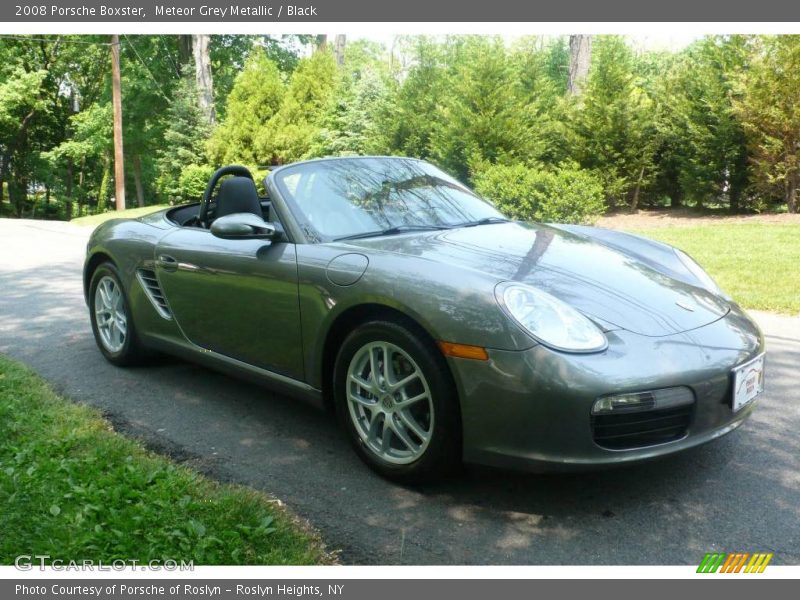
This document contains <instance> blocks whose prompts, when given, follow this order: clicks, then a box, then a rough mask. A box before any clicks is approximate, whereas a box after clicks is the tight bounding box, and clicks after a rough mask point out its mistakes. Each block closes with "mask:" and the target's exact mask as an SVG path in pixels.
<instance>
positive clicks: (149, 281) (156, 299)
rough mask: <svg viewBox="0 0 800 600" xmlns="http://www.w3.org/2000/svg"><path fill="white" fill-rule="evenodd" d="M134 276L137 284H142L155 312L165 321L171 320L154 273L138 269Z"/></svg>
mask: <svg viewBox="0 0 800 600" xmlns="http://www.w3.org/2000/svg"><path fill="white" fill-rule="evenodd" d="M136 276H137V277H138V278H139V283H141V284H142V288H144V291H145V293H146V294H147V297H148V298H150V302H152V303H153V307H154V308H155V309H156V312H157V313H158V314H159V315H161V316H162V317H163V318H165V319H171V318H172V313H171V312H170V310H169V305H168V304H167V300H166V298H164V292H162V291H161V286H160V285H158V279H157V278H156V274H155V271H151V270H150V269H139V270H138V271H136Z"/></svg>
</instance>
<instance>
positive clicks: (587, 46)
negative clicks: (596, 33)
mask: <svg viewBox="0 0 800 600" xmlns="http://www.w3.org/2000/svg"><path fill="white" fill-rule="evenodd" d="M591 64H592V36H590V35H571V36H569V79H568V80H567V89H568V90H569V93H570V94H571V95H572V96H580V94H581V91H583V84H584V83H585V81H586V77H587V75H588V74H589V67H590V66H591Z"/></svg>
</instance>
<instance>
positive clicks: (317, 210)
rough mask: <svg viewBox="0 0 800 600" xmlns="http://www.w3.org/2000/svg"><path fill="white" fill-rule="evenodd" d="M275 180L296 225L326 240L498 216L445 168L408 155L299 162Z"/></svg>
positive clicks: (447, 225)
mask: <svg viewBox="0 0 800 600" xmlns="http://www.w3.org/2000/svg"><path fill="white" fill-rule="evenodd" d="M275 182H276V184H277V185H278V188H279V189H280V191H281V193H282V194H283V196H284V198H286V199H287V201H288V203H289V205H290V208H291V209H292V211H293V212H294V213H295V217H296V218H297V220H298V221H299V222H300V224H301V226H303V227H305V228H306V230H308V229H309V228H310V229H311V230H312V231H313V232H315V233H316V237H319V238H322V239H327V240H333V239H339V238H346V237H353V236H360V235H368V234H371V233H374V234H375V235H380V234H381V233H382V232H385V231H386V230H394V232H395V233H399V232H400V231H402V230H404V229H425V228H431V229H436V228H443V227H451V226H454V225H460V224H464V223H471V222H474V221H479V220H482V219H493V218H498V219H502V218H503V216H502V215H501V214H500V213H499V212H498V211H497V210H496V209H495V208H494V207H493V206H491V205H490V204H489V203H488V202H486V201H485V200H483V199H481V198H479V197H478V196H476V195H475V194H474V193H472V192H471V191H470V190H468V189H467V188H466V187H464V186H463V185H461V184H460V183H458V182H457V181H456V180H455V179H453V178H452V177H450V176H449V175H447V174H446V173H443V172H442V171H440V170H439V169H437V168H436V167H434V166H433V165H429V164H428V163H425V162H422V161H418V160H412V159H408V158H352V159H349V158H348V159H335V160H321V161H314V162H310V163H305V164H303V163H301V164H298V165H296V166H291V167H286V168H284V169H281V170H280V171H279V172H278V173H276V174H275Z"/></svg>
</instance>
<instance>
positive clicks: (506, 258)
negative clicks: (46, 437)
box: [84, 157, 764, 481]
mask: <svg viewBox="0 0 800 600" xmlns="http://www.w3.org/2000/svg"><path fill="white" fill-rule="evenodd" d="M218 184H219V191H218V192H217V187H218ZM264 186H265V189H266V191H267V197H263V198H261V197H259V196H258V193H257V188H256V185H255V183H254V181H253V179H252V177H251V175H250V173H249V172H248V171H247V169H245V168H244V167H239V166H231V167H223V168H222V169H220V170H219V171H217V172H216V173H215V174H214V176H213V177H212V179H211V181H210V182H209V184H208V187H207V189H206V192H205V195H204V197H203V199H202V201H201V202H200V203H199V204H190V205H186V206H179V207H175V208H170V209H167V210H163V211H161V212H157V213H154V214H151V215H149V216H146V217H142V218H138V219H125V220H123V219H116V220H112V221H108V222H106V223H105V224H103V225H101V226H100V227H98V228H97V229H96V230H95V232H94V233H93V234H92V237H91V240H90V242H89V245H88V249H87V257H86V264H85V269H84V289H85V293H86V301H87V303H88V305H89V309H90V315H91V321H92V329H93V331H94V335H95V338H96V340H97V345H98V346H99V348H100V351H101V352H102V353H103V355H104V356H105V357H106V358H107V359H108V360H109V361H111V362H112V363H114V364H117V365H127V364H131V363H133V362H134V361H136V360H139V359H140V358H142V356H143V355H144V354H145V353H146V352H147V351H149V350H160V351H164V352H168V353H173V354H177V355H181V356H184V357H186V358H188V359H190V360H194V361H196V362H199V363H202V364H205V365H207V366H209V367H213V368H216V369H222V370H227V371H229V372H233V373H236V374H239V375H243V376H247V377H250V378H254V379H256V380H259V381H262V382H266V383H268V384H270V385H272V386H276V387H278V388H280V389H281V390H282V391H284V392H287V393H290V394H296V395H301V396H305V397H309V398H312V399H315V400H317V401H321V402H323V403H326V404H328V405H330V406H332V407H334V408H335V411H336V414H337V415H338V418H339V420H340V421H341V424H342V427H343V428H344V430H345V432H346V433H347V435H348V437H349V438H350V440H351V442H352V443H353V445H354V447H355V449H356V451H357V453H358V454H359V455H360V457H361V458H362V459H363V460H364V461H365V462H366V463H367V464H368V465H369V466H371V467H372V468H374V469H375V470H377V471H378V472H380V473H381V474H383V475H385V476H387V477H391V478H394V479H397V480H402V481H418V480H422V479H426V478H432V477H437V476H440V475H442V474H444V473H446V472H447V471H449V470H451V469H452V468H453V467H455V466H457V465H458V464H459V463H460V462H461V461H465V462H471V463H482V464H489V465H497V466H506V467H520V468H529V469H535V470H544V469H553V468H561V469H565V468H587V467H595V466H603V465H614V464H620V463H627V462H630V461H637V460H641V459H648V458H652V457H656V456H661V455H666V454H669V453H673V452H676V451H679V450H684V449H686V448H689V447H692V446H696V445H698V444H701V443H704V442H708V441H710V440H713V439H715V438H717V437H719V436H721V435H723V434H725V433H728V432H730V431H731V430H733V429H735V428H736V427H737V426H739V425H740V424H741V423H742V422H743V421H744V420H745V419H746V418H747V417H748V415H749V414H750V413H751V411H752V410H753V407H754V405H755V402H754V399H755V398H756V396H757V395H758V394H759V393H760V392H761V391H762V390H763V369H764V340H763V336H762V334H761V332H760V331H759V329H758V327H757V326H756V325H755V324H754V323H753V321H752V320H751V319H750V318H749V317H748V316H747V315H746V314H745V313H744V312H743V311H742V310H741V309H740V308H739V307H738V306H737V305H736V304H735V303H734V302H733V301H732V300H731V299H730V298H728V297H727V296H726V295H725V294H724V293H723V292H722V291H721V290H720V289H719V288H718V287H717V286H716V284H715V283H714V281H713V280H712V279H711V278H710V277H709V276H708V275H707V274H706V273H705V272H704V271H703V270H702V269H701V268H700V267H699V266H698V265H697V264H696V263H695V262H694V261H693V260H692V259H691V258H690V257H689V256H687V255H686V254H684V253H683V252H681V251H680V250H677V249H675V248H672V247H670V246H667V245H665V244H661V243H658V242H653V241H649V240H646V239H643V238H640V237H637V236H633V235H629V234H626V233H621V232H617V231H610V230H603V229H596V228H592V227H583V226H572V225H542V224H530V223H520V222H512V221H509V220H507V219H505V218H504V217H503V216H502V215H501V214H500V213H499V212H498V211H497V210H496V209H495V208H494V207H493V206H492V205H491V204H490V203H489V202H487V201H485V200H483V199H481V198H479V197H478V196H476V195H475V194H474V193H473V192H471V191H470V190H469V189H467V188H466V187H464V186H463V185H462V184H460V183H459V182H458V181H456V180H455V179H453V178H451V177H450V176H448V175H446V174H445V173H443V172H442V171H440V170H439V169H437V168H435V167H433V166H432V165H430V164H428V163H425V162H422V161H419V160H412V159H407V158H393V157H359V158H335V159H321V160H312V161H307V162H299V163H295V164H290V165H286V166H282V167H279V168H277V169H275V170H273V171H272V172H271V173H270V174H269V176H268V177H267V178H266V180H265V183H264Z"/></svg>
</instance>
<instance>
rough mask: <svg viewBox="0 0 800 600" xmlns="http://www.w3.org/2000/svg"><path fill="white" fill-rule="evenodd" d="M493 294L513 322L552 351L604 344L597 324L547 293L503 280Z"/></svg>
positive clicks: (592, 349)
mask: <svg viewBox="0 0 800 600" xmlns="http://www.w3.org/2000/svg"><path fill="white" fill-rule="evenodd" d="M495 297H496V298H497V301H498V302H499V303H500V305H501V306H503V308H505V310H506V312H507V313H508V315H509V316H510V317H511V318H512V319H514V321H516V322H517V323H518V324H519V325H520V326H521V327H522V328H523V329H525V330H526V331H528V332H529V333H530V334H531V335H532V336H533V337H534V338H536V339H537V340H538V341H540V342H541V343H543V344H544V345H545V346H549V347H550V348H553V349H554V350H562V351H564V352H599V351H600V350H605V348H606V347H607V346H608V341H607V340H606V336H605V335H604V334H603V332H602V331H601V330H600V329H599V328H598V327H597V325H595V324H594V323H592V321H590V320H589V319H587V318H586V317H584V316H583V315H582V314H581V313H579V312H578V311H577V310H575V309H574V308H572V307H571V306H570V305H569V304H566V303H565V302H562V301H561V300H559V299H558V298H556V297H555V296H551V295H550V294H548V293H547V292H543V291H541V290H538V289H536V288H533V287H530V286H527V285H524V284H521V283H512V282H506V283H501V284H500V285H498V286H497V288H495Z"/></svg>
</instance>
